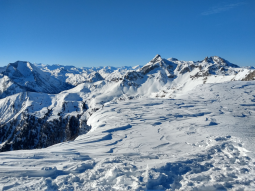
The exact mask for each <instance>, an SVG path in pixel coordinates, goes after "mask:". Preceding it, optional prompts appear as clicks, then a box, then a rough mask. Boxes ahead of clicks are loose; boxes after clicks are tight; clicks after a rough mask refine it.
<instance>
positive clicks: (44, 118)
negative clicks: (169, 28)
mask: <svg viewBox="0 0 255 191" xmlns="http://www.w3.org/2000/svg"><path fill="white" fill-rule="evenodd" d="M0 72H1V74H0V97H1V99H0V151H1V152H4V151H10V152H4V153H2V154H0V161H1V162H0V189H2V190H8V189H14V190H35V189H37V190H74V189H76V190H166V189H168V190H175V189H179V190H227V189H237V190H238V189H239V190H242V189H243V190H245V189H247V190H249V189H250V190H252V189H255V184H254V182H255V173H254V162H255V161H254V156H255V154H254V153H255V150H254V144H255V142H254V140H255V136H254V133H253V132H254V114H255V113H254V106H255V105H254V102H255V99H254V98H255V94H254V93H255V92H254V91H255V89H254V87H255V81H254V80H255V70H254V68H251V67H250V68H241V67H238V66H237V65H234V64H232V63H230V62H228V61H227V60H225V59H223V58H220V57H217V56H213V57H206V58H205V59H204V60H202V61H197V62H194V61H179V60H178V59H176V58H169V59H164V58H161V56H160V55H156V56H155V57H154V58H153V59H152V60H151V61H150V62H148V63H147V64H145V65H144V66H135V67H119V68H117V67H91V68H88V67H87V68H85V67H84V68H77V67H74V66H61V65H53V66H48V65H43V64H31V63H29V62H21V61H18V62H15V63H12V64H9V65H8V66H6V67H2V68H0ZM246 81H248V82H246ZM39 148H45V149H39ZM26 149H29V150H26ZM31 149H35V150H31ZM247 149H248V150H249V151H250V152H249V151H248V150H247ZM12 150H15V151H12ZM18 150H22V151H18ZM16 177H20V179H19V178H16Z"/></svg>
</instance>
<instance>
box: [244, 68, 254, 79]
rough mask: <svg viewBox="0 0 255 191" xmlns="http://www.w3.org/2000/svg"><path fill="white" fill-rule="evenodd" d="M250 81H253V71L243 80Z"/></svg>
mask: <svg viewBox="0 0 255 191" xmlns="http://www.w3.org/2000/svg"><path fill="white" fill-rule="evenodd" d="M251 80H255V70H254V71H253V72H251V73H249V74H248V75H247V76H246V77H245V78H244V79H243V81H251Z"/></svg>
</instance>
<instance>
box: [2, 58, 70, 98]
mask: <svg viewBox="0 0 255 191" xmlns="http://www.w3.org/2000/svg"><path fill="white" fill-rule="evenodd" d="M0 81H1V87H0V88H1V95H0V98H3V97H6V96H8V95H12V94H15V93H19V92H25V91H33V92H44V93H51V94H55V93H59V92H61V91H63V90H66V89H70V88H72V87H73V86H71V85H69V84H67V83H65V82H62V81H60V80H58V79H56V78H54V77H52V76H50V75H48V74H47V73H45V72H43V71H41V70H40V69H39V68H37V67H36V66H35V65H33V64H31V63H29V62H22V61H17V62H15V63H11V64H9V65H8V66H7V67H6V69H5V70H4V71H2V74H1V76H0Z"/></svg>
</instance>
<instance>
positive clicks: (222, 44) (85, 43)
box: [0, 0, 255, 67]
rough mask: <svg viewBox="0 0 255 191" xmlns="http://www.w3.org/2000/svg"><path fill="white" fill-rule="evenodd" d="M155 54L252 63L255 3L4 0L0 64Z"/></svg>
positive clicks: (121, 60)
mask: <svg viewBox="0 0 255 191" xmlns="http://www.w3.org/2000/svg"><path fill="white" fill-rule="evenodd" d="M156 54H160V55H161V56H162V57H164V58H169V57H175V58H178V59H179V60H194V61H197V60H202V59H204V57H206V56H214V55H217V56H221V57H223V58H225V59H227V60H229V61H230V62H232V63H235V64H238V65H240V66H248V65H251V66H255V0H192V1H191V0H158V1H156V0H89V1H86V0H75V1H72V0H36V1H35V0H0V66H4V65H7V64H8V63H10V62H15V61H17V60H24V61H30V62H32V63H35V62H36V63H43V64H50V65H51V64H62V65H75V66H78V67H82V66H103V65H111V66H123V65H129V66H134V65H138V64H140V65H143V64H146V63H147V62H148V61H150V60H151V59H152V58H153V57H154V56H155V55H156Z"/></svg>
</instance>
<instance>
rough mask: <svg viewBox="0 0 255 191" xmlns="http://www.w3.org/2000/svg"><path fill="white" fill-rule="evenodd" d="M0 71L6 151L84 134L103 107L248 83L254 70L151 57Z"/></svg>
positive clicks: (215, 60) (211, 60)
mask: <svg viewBox="0 0 255 191" xmlns="http://www.w3.org/2000/svg"><path fill="white" fill-rule="evenodd" d="M0 72H1V73H0V98H1V99H0V116H1V118H0V143H1V144H0V151H10V150H19V149H34V148H45V147H48V146H51V145H54V144H56V143H60V142H64V141H70V140H74V139H75V138H76V137H78V136H79V135H80V134H84V133H87V132H89V131H90V129H91V127H90V126H89V125H88V124H87V121H88V119H89V118H90V116H91V115H93V114H94V113H95V112H96V111H97V110H99V109H100V108H102V107H104V106H105V105H106V104H108V103H113V102H114V103H115V102H116V103H118V102H120V101H123V100H132V99H137V98H141V97H154V98H157V97H158V98H162V99H173V98H175V97H176V96H178V95H181V94H183V93H184V92H187V91H189V90H192V89H193V88H194V87H196V86H197V85H199V84H206V83H223V82H228V81H238V80H239V81H241V80H244V81H245V80H254V73H255V70H254V69H252V68H241V67H239V66H237V65H235V64H232V63H230V62H229V61H227V60H225V59H223V58H220V57H218V56H212V57H206V58H205V59H204V60H202V61H196V62H195V61H179V60H178V59H176V58H169V59H164V58H161V56H160V55H156V56H155V57H154V58H153V59H152V60H151V61H150V62H148V63H147V64H145V65H144V66H135V67H127V66H126V67H110V66H107V67H83V68H77V67H74V66H62V65H52V66H49V65H42V64H31V63H29V62H23V61H17V62H15V63H10V64H8V65H7V66H6V67H3V68H1V70H0Z"/></svg>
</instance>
